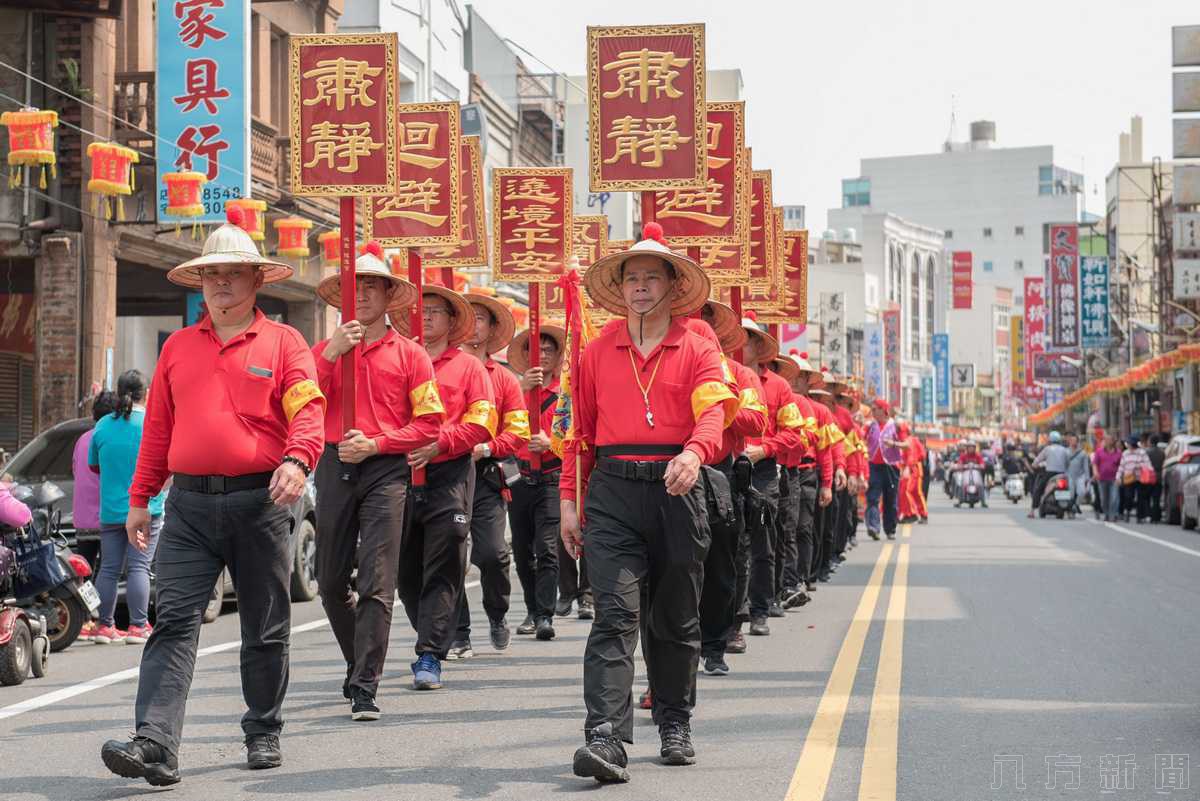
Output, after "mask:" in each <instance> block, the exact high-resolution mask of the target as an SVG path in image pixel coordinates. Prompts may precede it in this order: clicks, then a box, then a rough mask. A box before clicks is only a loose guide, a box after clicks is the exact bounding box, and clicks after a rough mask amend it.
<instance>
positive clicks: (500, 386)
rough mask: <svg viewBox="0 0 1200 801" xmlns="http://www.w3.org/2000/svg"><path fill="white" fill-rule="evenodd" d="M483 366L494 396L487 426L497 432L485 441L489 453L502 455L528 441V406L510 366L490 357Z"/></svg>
mask: <svg viewBox="0 0 1200 801" xmlns="http://www.w3.org/2000/svg"><path fill="white" fill-rule="evenodd" d="M483 366H484V369H486V370H487V374H488V380H489V381H490V382H491V385H492V396H493V397H494V398H495V399H496V405H495V406H494V407H493V413H492V424H491V429H492V430H493V431H495V432H497V433H496V436H495V437H494V438H493V439H492V441H491V442H490V443H488V445H489V446H490V447H491V449H492V456H493V457H495V458H497V459H503V458H505V457H506V456H513V455H514V454H516V453H517V451H518V450H520V449H522V448H524V447H525V445H526V443H528V442H529V410H528V409H526V408H525V398H524V396H523V395H521V383H520V382H519V381H518V380H517V377H516V376H515V375H513V372H512V370H509V369H508V368H507V367H505V366H504V365H502V364H500V363H499V362H497V361H493V360H492V359H491V358H489V359H488V360H487V361H486V362H484V365H483Z"/></svg>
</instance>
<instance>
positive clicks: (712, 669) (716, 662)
mask: <svg viewBox="0 0 1200 801" xmlns="http://www.w3.org/2000/svg"><path fill="white" fill-rule="evenodd" d="M704 672H705V673H707V674H708V675H709V676H727V675H729V665H727V664H725V658H724V657H723V656H721V655H720V654H714V655H713V656H707V657H705V658H704Z"/></svg>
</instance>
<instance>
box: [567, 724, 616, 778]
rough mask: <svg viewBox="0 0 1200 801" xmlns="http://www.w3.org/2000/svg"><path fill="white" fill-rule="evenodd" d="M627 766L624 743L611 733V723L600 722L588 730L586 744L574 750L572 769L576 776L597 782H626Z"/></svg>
mask: <svg viewBox="0 0 1200 801" xmlns="http://www.w3.org/2000/svg"><path fill="white" fill-rule="evenodd" d="M628 766H629V757H628V756H626V754H625V744H624V743H622V742H621V739H620V738H619V737H617V736H616V735H614V734H613V728H612V724H611V723H602V724H600V725H599V726H597V727H596V728H594V729H592V730H591V731H590V732H588V734H587V744H586V745H584V746H581V747H580V748H579V749H578V750H577V751H576V752H575V759H574V764H573V765H572V769H573V770H574V772H575V775H576V776H582V777H584V778H589V777H590V778H593V779H595V780H596V781H598V782H627V781H629V771H628V770H627V769H626V768H628Z"/></svg>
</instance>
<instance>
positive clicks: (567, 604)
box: [554, 598, 575, 617]
mask: <svg viewBox="0 0 1200 801" xmlns="http://www.w3.org/2000/svg"><path fill="white" fill-rule="evenodd" d="M573 603H575V599H574V598H559V599H558V603H557V604H555V605H554V614H556V615H558V616H559V617H570V616H571V604H573Z"/></svg>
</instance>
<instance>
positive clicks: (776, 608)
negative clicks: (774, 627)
mask: <svg viewBox="0 0 1200 801" xmlns="http://www.w3.org/2000/svg"><path fill="white" fill-rule="evenodd" d="M767 617H787V612H785V611H783V605H782V604H781V603H779V601H771V605H770V606H769V607H767Z"/></svg>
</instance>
